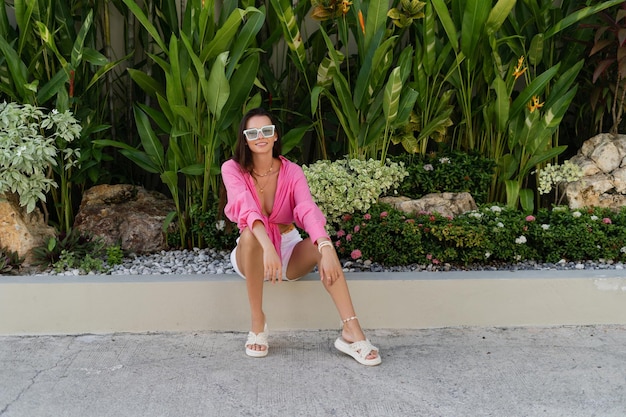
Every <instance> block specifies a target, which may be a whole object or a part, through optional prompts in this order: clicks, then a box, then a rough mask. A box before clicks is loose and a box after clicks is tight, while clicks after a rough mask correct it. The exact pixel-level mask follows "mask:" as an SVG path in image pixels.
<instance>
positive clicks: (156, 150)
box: [134, 106, 165, 172]
mask: <svg viewBox="0 0 626 417" xmlns="http://www.w3.org/2000/svg"><path fill="white" fill-rule="evenodd" d="M134 110H135V123H136V124H137V132H138V133H139V137H140V138H141V146H142V147H143V149H144V150H145V153H146V155H147V156H148V157H149V158H150V160H151V161H153V163H154V165H156V166H157V167H159V171H160V172H162V171H163V170H164V168H165V159H164V152H163V145H162V144H161V141H159V138H158V137H157V136H156V134H155V133H154V130H153V129H152V126H151V125H150V120H149V119H148V116H147V115H146V113H144V112H143V110H141V108H139V107H137V106H135V108H134Z"/></svg>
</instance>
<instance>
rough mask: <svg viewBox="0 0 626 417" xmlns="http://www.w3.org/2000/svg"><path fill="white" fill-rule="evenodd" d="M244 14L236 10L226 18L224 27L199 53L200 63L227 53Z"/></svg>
mask: <svg viewBox="0 0 626 417" xmlns="http://www.w3.org/2000/svg"><path fill="white" fill-rule="evenodd" d="M254 10H257V9H254ZM245 14H246V12H245V11H243V10H241V9H236V10H234V11H233V13H231V14H230V16H228V19H226V22H224V25H222V26H221V27H220V28H219V29H218V30H217V32H216V33H215V37H214V38H213V39H212V40H211V41H210V42H209V44H208V45H207V46H206V48H204V49H203V50H202V52H201V53H200V61H202V62H207V61H208V60H211V59H213V58H215V57H217V56H218V55H220V54H222V53H224V52H229V47H230V45H231V44H232V42H233V40H234V39H235V36H236V35H237V32H238V31H239V26H241V22H242V20H243V17H244V16H245Z"/></svg>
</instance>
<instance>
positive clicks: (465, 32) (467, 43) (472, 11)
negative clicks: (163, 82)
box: [461, 0, 491, 57]
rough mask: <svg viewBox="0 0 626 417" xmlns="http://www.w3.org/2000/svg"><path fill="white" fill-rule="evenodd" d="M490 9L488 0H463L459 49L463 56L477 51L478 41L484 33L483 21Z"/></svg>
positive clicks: (472, 55)
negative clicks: (463, 8) (463, 7)
mask: <svg viewBox="0 0 626 417" xmlns="http://www.w3.org/2000/svg"><path fill="white" fill-rule="evenodd" d="M490 9H491V2H490V1H485V0H467V1H466V2H465V10H464V11H463V23H462V25H463V29H462V31H461V50H462V51H463V53H464V54H465V56H467V57H474V56H476V54H477V53H478V43H479V42H480V38H481V37H483V36H484V34H485V23H486V22H487V18H488V17H489V12H490Z"/></svg>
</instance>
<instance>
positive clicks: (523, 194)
mask: <svg viewBox="0 0 626 417" xmlns="http://www.w3.org/2000/svg"><path fill="white" fill-rule="evenodd" d="M519 202H520V205H521V206H522V210H524V212H526V213H532V212H533V210H534V209H535V193H534V191H533V190H530V189H528V188H522V189H521V190H519Z"/></svg>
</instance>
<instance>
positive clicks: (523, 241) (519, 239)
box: [515, 235, 526, 245]
mask: <svg viewBox="0 0 626 417" xmlns="http://www.w3.org/2000/svg"><path fill="white" fill-rule="evenodd" d="M515 243H517V244H518V245H521V244H523V243H526V236H524V235H522V236H520V237H518V238H517V239H515Z"/></svg>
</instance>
